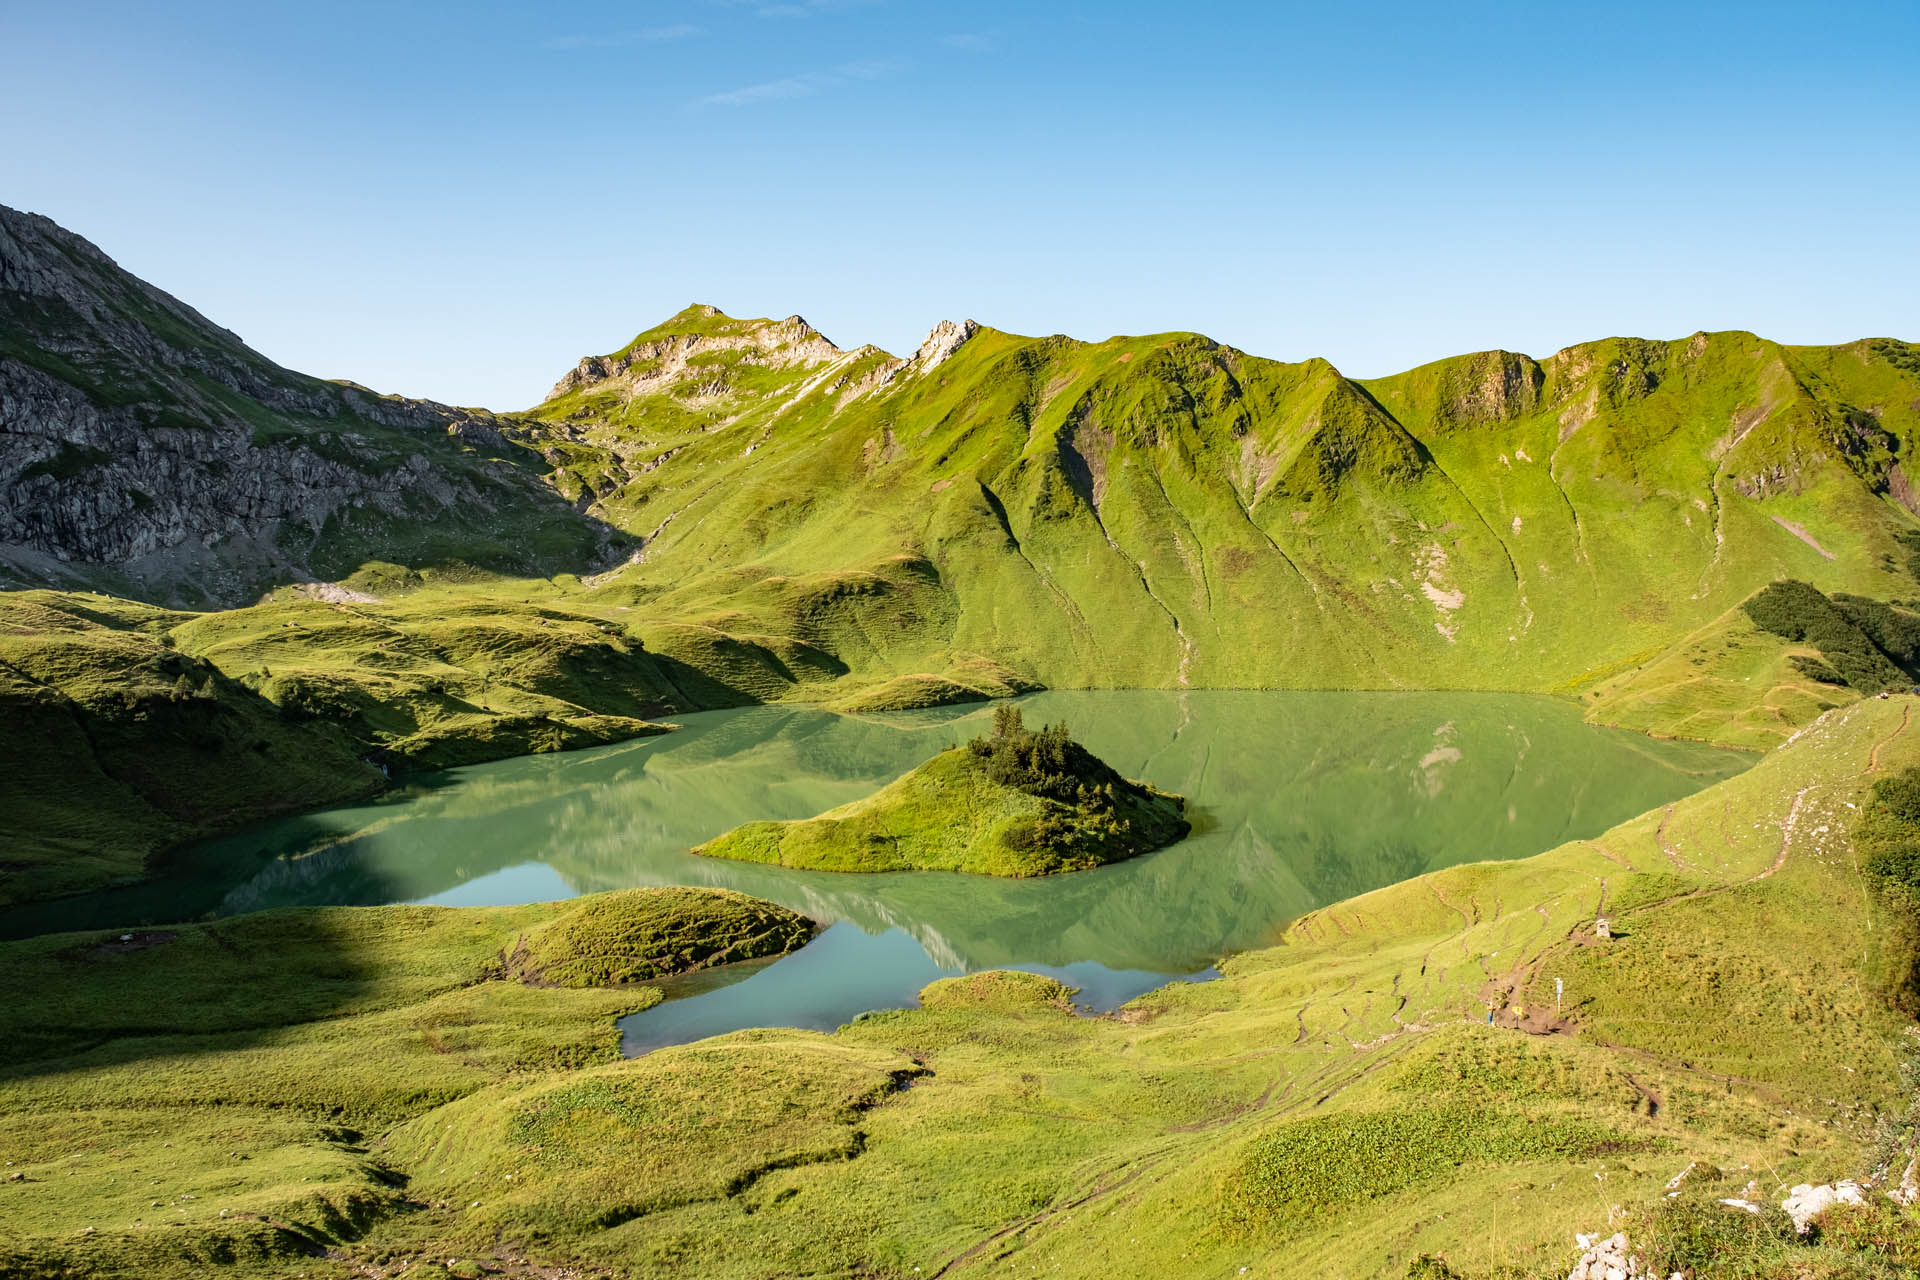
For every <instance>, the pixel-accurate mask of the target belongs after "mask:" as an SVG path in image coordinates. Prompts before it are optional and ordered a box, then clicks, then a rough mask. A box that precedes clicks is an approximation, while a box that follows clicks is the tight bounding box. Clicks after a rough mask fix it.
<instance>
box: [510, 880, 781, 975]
mask: <svg viewBox="0 0 1920 1280" xmlns="http://www.w3.org/2000/svg"><path fill="white" fill-rule="evenodd" d="M812 937H813V924H812V922H811V921H809V920H807V919H806V918H805V917H804V916H801V915H798V914H796V913H794V912H792V911H789V910H787V909H786V908H785V907H781V906H778V905H776V904H774V903H771V902H767V901H764V900H762V899H760V898H753V897H749V896H747V895H746V894H744V893H735V892H733V891H731V890H727V889H687V888H677V887H676V888H665V889H624V890H618V891H615V892H613V893H600V894H594V895H592V896H590V897H586V898H582V899H579V900H577V901H575V902H570V903H568V904H567V905H566V906H565V907H564V908H562V909H560V910H559V912H558V913H557V914H556V915H555V916H554V917H553V919H551V920H549V921H547V922H546V923H545V924H542V925H540V926H538V927H537V928H535V929H533V930H531V931H530V932H528V933H527V934H525V935H523V936H522V937H521V938H520V939H519V940H518V941H516V942H515V943H514V946H513V950H512V951H511V952H510V953H509V954H508V955H507V958H506V961H505V969H506V972H507V973H508V974H509V975H510V976H512V977H516V978H518V979H520V980H521V981H522V982H531V983H535V984H539V985H545V986H555V987H608V986H617V985H620V984H622V983H628V982H645V981H647V980H649V979H653V978H666V977H671V976H673V975H675V974H682V973H693V972H696V971H698V970H701V969H709V968H713V967H714V966H716V965H723V964H734V963H737V962H739V961H741V960H760V959H764V958H766V957H768V956H777V955H784V954H786V953H787V952H789V951H792V950H793V949H794V948H795V947H799V946H803V945H805V943H806V942H807V941H808V940H809V939H810V938H812Z"/></svg>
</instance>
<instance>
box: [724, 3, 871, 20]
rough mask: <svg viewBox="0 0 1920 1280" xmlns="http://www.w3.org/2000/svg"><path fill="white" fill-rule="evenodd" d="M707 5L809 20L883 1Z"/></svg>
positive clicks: (767, 16)
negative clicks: (821, 15)
mask: <svg viewBox="0 0 1920 1280" xmlns="http://www.w3.org/2000/svg"><path fill="white" fill-rule="evenodd" d="M708 3H710V4H717V5H724V6H725V7H727V8H729V9H743V8H744V9H752V10H753V11H754V13H755V14H757V15H758V16H760V17H762V18H811V17H813V16H814V15H815V14H817V13H840V12H844V11H845V10H848V9H859V8H863V7H865V6H867V5H870V4H883V3H885V0H785V2H784V3H778V4H769V3H767V0H708Z"/></svg>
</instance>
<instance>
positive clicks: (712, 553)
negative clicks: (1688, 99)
mask: <svg viewBox="0 0 1920 1280" xmlns="http://www.w3.org/2000/svg"><path fill="white" fill-rule="evenodd" d="M1916 439H1920V348H1916V347H1914V346H1911V345H1909V344H1906V343H1904V342H1900V341H1896V340H1893V339H1887V338H1877V339H1865V340H1861V341H1858V342H1852V343H1847V344H1844V345H1840V346H1829V347H1795V346H1785V345H1782V344H1779V343H1775V342H1771V341H1769V340H1767V339H1764V338H1761V337H1757V336H1755V335H1753V334H1750V333H1742V332H1720V333H1696V334H1693V335H1691V336H1689V337H1685V338H1680V339H1676V340H1672V341H1649V340H1643V339H1637V338H1608V339H1603V340H1600V341H1595V342H1590V343H1583V344H1580V345H1578V346H1573V347H1569V348H1567V349H1565V350H1563V351H1560V352H1557V353H1555V354H1553V355H1551V356H1549V357H1546V358H1544V359H1535V358H1533V357H1531V356H1526V355H1521V354H1517V353H1513V352H1506V351H1489V352H1480V353H1476V354H1472V355H1465V356H1458V357H1454V358H1451V359H1446V360H1441V361H1437V362H1435V363H1433V364H1429V365H1424V366H1422V367H1420V368H1417V369H1413V370H1410V371H1408V372H1406V373H1402V374H1397V375H1394V376H1392V377H1386V378H1373V379H1352V378H1348V377H1346V376H1345V375H1343V374H1342V373H1341V372H1340V371H1339V370H1338V369H1336V368H1335V367H1334V366H1332V365H1331V364H1329V363H1327V362H1326V361H1324V360H1306V361H1302V362H1298V363H1288V362H1282V361H1276V360H1270V359H1266V358H1263V357H1259V356H1254V355H1250V354H1247V353H1245V352H1242V351H1238V350H1235V349H1233V348H1231V347H1227V346H1224V345H1222V344H1220V343H1217V342H1214V341H1212V340H1210V339H1208V338H1205V337H1203V336H1201V335H1198V334H1192V333H1167V334H1155V335H1149V336H1142V337H1116V338H1110V339H1108V340H1106V341H1103V342H1083V341H1078V340H1075V339H1072V338H1067V337H1063V336H1059V335H1055V336H1051V337H1042V338H1032V337H1021V336H1017V335H1014V334H1009V333H1003V332H1000V331H997V330H994V329H991V328H988V327H984V326H982V325H979V324H976V323H974V322H972V321H967V322H965V323H950V322H949V323H942V324H940V325H938V326H936V327H935V328H934V329H933V331H932V332H931V333H930V334H929V335H928V337H927V339H926V341H925V342H924V343H922V344H921V345H920V347H919V348H918V349H917V350H915V351H914V352H913V353H911V354H910V355H907V356H905V357H897V356H894V355H890V354H888V353H887V352H884V351H881V350H879V349H878V348H875V347H859V348H855V349H852V350H843V349H842V348H840V347H838V346H836V345H835V344H834V343H833V342H831V341H830V340H829V339H827V338H826V337H825V336H823V335H822V334H820V333H819V332H818V331H816V330H815V329H813V328H812V327H811V326H810V325H808V324H807V323H806V322H805V321H804V320H802V319H801V318H800V317H798V316H791V317H788V318H787V319H784V320H743V319H736V318H733V317H730V316H727V315H725V314H723V313H722V312H720V311H719V310H717V309H716V308H714V307H711V306H692V307H688V308H686V309H684V310H682V311H681V312H679V313H678V314H676V315H674V316H673V317H671V318H669V319H668V320H666V321H665V322H664V323H662V324H659V325H656V326H654V327H653V328H650V329H647V330H645V331H644V332H642V333H640V334H639V335H637V336H636V337H635V338H634V339H633V340H632V341H631V342H629V343H627V344H626V345H625V346H623V347H621V348H619V349H618V350H616V351H613V352H611V353H609V354H606V355H601V356H591V357H588V358H586V359H583V360H581V361H580V362H579V363H578V364H577V365H576V366H575V367H574V368H573V369H571V370H569V371H567V372H566V373H565V374H564V376H562V377H561V378H560V379H559V381H558V382H557V383H556V384H555V386H554V387H553V390H552V391H551V393H550V394H549V395H548V398H547V399H546V400H545V401H543V402H542V403H541V404H539V405H537V406H534V407H533V408H531V409H528V410H525V411H520V412H511V413H495V412H489V411H485V410H479V409H462V408H454V407H449V406H446V405H440V404H435V403H433V402H430V401H424V400H409V399H404V398H400V397H395V396H383V395H377V394H375V393H373V392H371V391H368V390H366V389H365V388H362V387H359V386H356V385H354V384H350V383H338V382H325V381H321V380H318V379H315V378H310V377H307V376H305V375H302V374H298V373H294V372H292V371H290V370H287V369H283V368H281V367H279V366H278V365H276V364H274V363H273V362H272V361H270V360H267V359H266V358H265V357H263V356H261V355H260V354H258V353H257V352H254V351H253V350H251V349H250V348H248V347H247V346H246V345H245V344H244V343H243V342H242V341H241V340H240V339H239V338H238V337H237V336H235V335H234V334H232V333H231V332H229V331H227V330H225V329H221V328H219V327H218V326H217V325H215V324H214V323H212V322H211V321H208V320H207V319H205V318H204V317H202V316H201V315H199V313H198V312H196V311H194V310H193V309H192V308H190V307H188V306H187V305H186V304H184V303H182V302H179V301H178V300H176V299H174V298H172V297H170V296H168V295H167V294H165V293H162V292H161V291H159V290H157V289H155V288H153V287H152V286H150V285H147V284H145V283H144V282H142V281H140V280H138V279H136V278H134V277H133V276H131V275H130V274H128V273H127V272H125V271H123V270H121V269H120V268H119V267H118V266H116V265H115V264H114V263H113V262H112V260H111V259H109V258H108V257H107V256H106V255H105V254H104V253H102V252H101V251H100V250H98V249H97V248H95V247H94V246H92V245H91V244H89V243H88V242H86V241H85V240H83V239H81V238H80V237H78V236H75V235H73V234H72V233H70V232H68V231H65V230H63V229H62V228H60V227H58V226H56V225H55V224H54V223H52V222H51V221H49V220H47V219H45V218H42V217H37V216H34V215H31V214H24V213H19V212H16V211H13V210H4V209H0V586H6V587H10V588H13V589H14V590H12V591H10V592H6V593H0V700H4V701H6V702H7V704H8V705H9V706H11V707H13V708H14V709H15V710H14V712H10V713H9V723H10V724H11V725H13V726H14V728H15V732H14V733H13V734H12V735H11V736H12V737H14V738H17V739H19V741H18V742H17V743H16V744H15V745H16V746H18V747H19V748H20V749H22V750H24V751H28V752H29V754H31V755H32V756H33V758H35V759H37V760H39V761H41V762H42V764H43V765H44V766H45V769H44V773H42V772H38V771H36V773H35V776H34V777H33V778H31V779H24V780H23V779H15V780H14V783H13V784H11V785H12V786H13V787H14V789H16V790H17V789H18V788H19V787H27V786H29V785H30V789H31V795H22V796H21V797H19V799H20V801H21V807H22V808H23V810H25V811H27V812H29V813H30V814H38V815H41V817H42V819H43V820H36V819H33V818H29V819H28V820H25V821H24V823H23V828H22V840H23V842H26V843H28V844H34V847H35V848H36V849H38V850H39V852H38V853H36V854H34V855H32V856H30V857H28V858H27V859H26V861H28V862H32V863H35V864H36V865H40V866H43V867H44V866H46V865H54V864H63V865H66V866H68V867H73V866H78V865H80V863H82V862H84V861H85V858H82V857H80V856H79V854H78V852H77V851H82V850H92V851H97V850H98V849H100V848H102V847H107V846H111V847H114V848H118V849H123V850H124V849H129V848H132V849H137V850H141V851H151V850H152V849H154V848H157V847H161V846H164V845H165V844H167V843H169V842H171V841H173V840H177V839H181V838H185V837H186V836H189V835H192V834H196V833H200V832H204V831H208V830H217V829H221V828H223V827H226V826H230V825H233V824H234V823H236V822H240V821H244V820H248V819H250V818H253V817H258V816H260V815H261V814H262V813H264V812H270V811H275V810H276V807H278V808H284V807H287V806H294V807H300V806H304V805H310V804H315V803H321V802H324V801H327V800H330V799H336V798H341V797H344V796H347V795H356V794H363V793H364V792H365V791H366V790H368V789H369V788H372V787H376V786H378V785H379V777H378V774H377V773H375V772H373V771H371V769H370V767H369V765H367V764H364V763H361V762H362V761H373V762H376V763H379V764H381V765H383V766H384V767H386V768H387V769H388V770H394V769H406V768H431V767H437V766H441V765H445V764H450V763H461V762H465V761H470V760H476V759H485V758H490V757H493V756H498V755H503V754H513V753H515V752H519V751H526V750H540V749H554V748H559V747H566V746H575V745H587V744H591V743H594V742H602V741H607V740H609V739H610V738H614V737H620V736H625V735H628V734H631V733H635V732H643V731H647V729H648V727H649V726H648V721H649V719H650V718H657V717H659V716H661V715H667V714H674V713H679V712H684V711H688V710H694V709H698V708H702V707H713V706H723V705H737V704H740V703H746V702H762V701H776V700H782V699H790V698H797V699H803V700H810V701H822V702H827V703H829V704H831V705H835V706H839V707H842V708H844V709H855V710H872V709H884V708H888V707H905V706H916V705H926V704H930V703H939V702H950V701H956V700H966V699H975V698H982V697H989V696H1001V695H1005V694H1009V693H1016V692H1020V691H1023V690H1026V689H1031V688H1035V687H1040V686H1050V687H1061V688H1086V687H1161V688H1181V687H1194V688H1197V687H1231V688H1346V689H1351V688H1463V689H1471V688H1487V689H1508V690H1533V691H1549V692H1556V693H1561V694H1566V695H1572V696H1576V697H1578V698H1580V699H1582V700H1583V702H1584V703H1585V705H1586V706H1587V708H1588V712H1589V715H1590V718H1593V719H1596V720H1600V721H1604V722H1607V723H1618V724H1625V725H1630V726H1633V727H1636V728H1642V729H1647V730H1651V731H1653V732H1659V733H1670V734H1679V735H1684V736H1691V737H1698V738H1703V739H1707V740H1711V741H1717V742H1722V743H1726V744H1729V745H1742V746H1757V747H1764V746H1769V745H1772V744H1774V743H1777V742H1778V741H1780V740H1782V739H1783V738H1785V737H1786V736H1787V735H1788V734H1790V733H1791V732H1793V731H1794V729H1796V728H1797V727H1798V726H1799V725H1801V724H1804V723H1805V722H1807V721H1808V720H1810V719H1811V718H1812V717H1813V716H1815V715H1817V714H1818V713H1819V712H1820V711H1822V710H1824V709H1826V708H1828V707H1830V706H1833V705H1836V704H1837V703H1839V702H1843V701H1847V700H1850V699H1851V698H1853V697H1857V696H1859V695H1860V694H1861V693H1863V692H1872V691H1873V690H1871V689H1865V688H1854V687H1849V684H1848V681H1847V680H1846V679H1845V678H1844V677H1843V676H1840V675H1838V674H1836V673H1835V668H1834V667H1833V666H1832V665H1831V664H1830V663H1828V662H1826V661H1825V660H1824V659H1822V658H1821V656H1820V655H1821V654H1822V653H1824V652H1827V650H1830V649H1832V648H1833V645H1832V644H1828V645H1827V646H1826V649H1823V648H1822V647H1821V644H1820V642H1819V641H1818V640H1817V638H1810V636H1809V634H1803V631H1804V629H1801V630H1796V629H1795V628H1794V627H1792V626H1787V627H1784V628H1783V627H1779V626H1775V627H1773V628H1771V629H1769V628H1768V627H1762V626H1759V625H1756V623H1755V622H1754V621H1753V620H1752V619H1751V618H1749V616H1748V615H1747V613H1746V612H1745V611H1744V610H1743V608H1742V606H1743V603H1744V602H1746V601H1747V600H1748V599H1749V598H1750V597H1752V596H1753V594H1754V593H1755V592H1756V591H1759V590H1761V589H1762V588H1764V587H1766V586H1767V585H1768V584H1770V583H1773V582H1776V581H1778V580H1781V579H1797V580H1800V581H1802V582H1805V583H1808V584H1812V586H1814V587H1816V588H1819V589H1820V590H1823V591H1826V592H1829V593H1838V594H1840V595H1842V596H1853V597H1858V598H1862V599H1867V598H1871V599H1873V600H1879V601H1894V602H1899V601H1903V600H1907V599H1909V598H1911V597H1914V596H1920V585H1917V584H1916V580H1915V560H1916V550H1915V548H1916V546H1920V520H1916V516H1915V510H1916V508H1920V498H1916V495H1915V492H1914V489H1913V485H1912V482H1911V480H1910V477H1909V475H1908V471H1907V469H1906V467H1905V465H1904V463H1905V460H1906V459H1907V458H1908V457H1909V455H1910V452H1911V450H1912V448H1913V444H1914V441H1915V440H1916ZM101 593H104V595H103V594H101ZM1856 612H1857V610H1856ZM1883 612H1884V610H1883ZM1876 616H1880V615H1876ZM1885 616H1886V617H1891V618H1893V619H1894V622H1895V623H1896V624H1897V625H1899V626H1907V625H1909V622H1911V624H1912V625H1914V626H1917V627H1920V620H1915V619H1913V618H1912V615H1910V614H1907V613H1905V612H1904V611H1897V616H1896V615H1895V614H1885ZM1837 625H1839V626H1840V627H1841V629H1842V630H1848V631H1849V633H1850V634H1852V633H1851V628H1852V623H1849V622H1844V621H1843V622H1841V623H1839V624H1837ZM1863 625H1864V624H1863ZM1876 625H1877V624H1876ZM1847 643H1850V644H1864V645H1866V646H1867V647H1868V648H1872V647H1874V644H1875V642H1874V641H1870V640H1866V639H1861V638H1859V636H1857V635H1856V636H1854V638H1853V639H1851V640H1849V641H1847ZM1882 647H1885V646H1884V645H1883V646H1882ZM1889 652H1890V653H1892V654H1893V658H1892V659H1891V661H1894V662H1898V663H1905V664H1906V665H1905V666H1901V667H1900V668H1899V670H1900V671H1906V670H1908V669H1909V668H1910V667H1911V666H1912V662H1911V660H1910V659H1909V658H1907V657H1902V656H1901V655H1902V654H1903V653H1904V652H1905V651H1904V650H1902V649H1900V647H1899V646H1898V645H1894V646H1893V648H1892V649H1891V650H1889ZM1843 665H1844V664H1843ZM1861 669H1864V668H1861ZM1876 669H1881V670H1883V671H1887V672H1891V671H1894V670H1895V668H1894V667H1893V666H1888V665H1886V664H1884V663H1883V664H1881V665H1880V667H1879V668H1876ZM1881 683H1884V681H1882V682H1881ZM1876 687H1877V686H1876ZM29 711H31V714H29ZM16 712H17V714H16ZM28 724H35V725H39V726H40V728H38V729H34V730H32V731H31V732H29V731H28V730H27V729H26V728H25V727H24V726H26V725H28ZM160 724H164V725H167V726H170V727H169V728H167V729H166V731H165V732H160V731H158V730H156V728H155V726H156V725H160ZM22 735H24V736H22ZM50 743H58V744H61V745H58V746H57V747H55V746H49V745H48V744H50ZM89 743H91V744H92V745H91V746H88V745H87V744H89ZM163 743H171V744H173V745H174V746H177V747H178V748H179V750H178V751H176V752H174V753H173V754H172V755H170V756H168V761H169V764H168V767H166V768H164V769H163V768H156V767H153V766H152V760H151V757H152V753H153V752H154V751H155V750H157V749H158V746H157V745H156V744H163ZM195 744H197V745H195ZM275 752H279V753H280V756H281V757H282V758H284V759H287V760H297V761H299V768H297V769H294V770H293V771H292V772H293V774H296V775H298V776H299V777H301V778H303V779H305V780H306V782H305V783H303V785H301V786H297V787H293V788H291V789H289V788H287V787H286V786H285V785H284V783H283V780H284V779H285V778H286V777H287V776H289V771H288V769H287V768H285V767H268V766H267V765H264V764H262V761H263V760H268V759H271V758H273V755H274V753H275ZM196 753H198V754H196ZM247 777H252V778H253V779H254V780H253V782H252V783H251V784H249V785H247V786H244V787H243V786H240V785H239V783H238V782H237V781H236V780H238V779H244V778H247ZM61 778H70V779H74V780H76V781H75V785H74V786H71V787H62V786H57V785H55V783H56V782H57V781H58V780H59V779H61ZM175 779H178V780H184V781H183V784H182V786H181V788H180V794H179V795H176V794H174V788H173V786H172V785H171V782H170V780H175ZM82 784H84V785H82ZM4 789H6V786H5V785H0V790H4ZM102 789H104V790H102ZM109 792H110V793H112V794H115V795H120V796H123V797H124V798H125V801H126V803H125V806H124V807H122V808H121V809H115V808H114V806H112V805H106V806H102V805H99V804H96V803H94V802H93V801H92V800H90V799H89V798H88V797H89V796H91V795H94V794H106V793H109ZM283 792H284V794H282V793H283ZM63 794H64V795H67V796H68V801H70V803H68V802H61V801H57V800H56V797H57V796H59V795H63ZM185 794H190V795H191V796H192V797H193V800H192V803H191V804H186V803H185V801H184V800H182V799H181V795H185ZM110 811H111V812H115V813H118V814H119V815H120V816H119V817H117V818H114V819H113V820H112V821H111V822H107V820H106V819H105V818H103V817H102V815H103V814H106V813H108V812H110ZM156 815H162V816H156ZM163 816H164V820H163ZM103 822H106V826H105V827H102V825H101V824H102V823H103ZM133 833H140V834H138V836H137V838H136V836H135V834H133ZM36 841H37V842H38V843H37V844H35V843H34V842H36ZM88 856H91V855H88ZM139 856H142V857H144V856H145V853H144V852H142V853H140V854H139ZM109 861H111V859H110V860H109ZM112 870H113V868H111V867H110V868H108V869H107V870H104V871H100V870H89V871H87V872H86V873H85V875H84V876H83V877H82V879H81V880H80V881H73V880H70V879H65V878H62V879H60V881H59V883H60V884H61V885H62V887H66V888H71V887H79V886H80V884H82V883H86V882H91V881H92V880H93V879H94V878H95V877H97V876H98V875H105V874H109V873H110V872H111V871H112ZM20 892H23V891H21V890H16V891H15V894H13V895H0V896H16V897H17V896H18V894H19V893H20ZM32 892H38V891H32ZM28 896H31V892H29V895H28Z"/></svg>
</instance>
